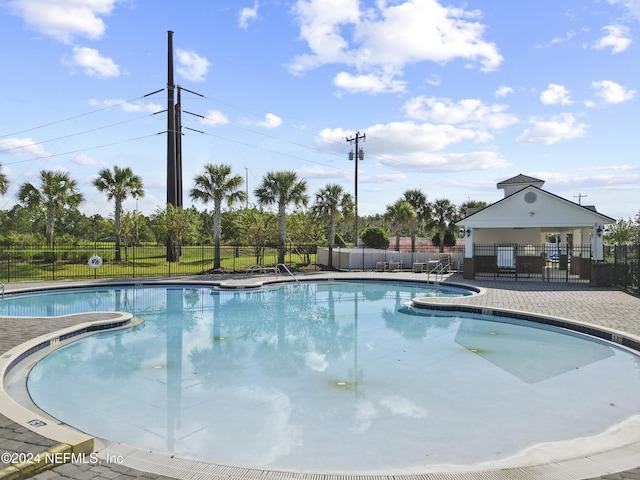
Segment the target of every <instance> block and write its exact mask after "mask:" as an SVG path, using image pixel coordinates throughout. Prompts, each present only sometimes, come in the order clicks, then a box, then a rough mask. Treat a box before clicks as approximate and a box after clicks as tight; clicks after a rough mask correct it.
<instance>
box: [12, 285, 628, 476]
mask: <svg viewBox="0 0 640 480" xmlns="http://www.w3.org/2000/svg"><path fill="white" fill-rule="evenodd" d="M442 292H443V291H442V290H441V293H442ZM446 293H447V294H448V295H457V294H460V293H461V292H460V291H456V290H447V291H446ZM433 294H434V293H433V291H431V290H429V289H428V287H427V286H424V285H416V284H385V283H380V282H359V283H355V282H353V283H352V282H336V283H333V282H321V283H309V284H306V283H303V284H302V285H300V286H296V285H284V286H281V287H277V288H267V289H261V290H238V291H220V290H214V289H211V288H202V287H197V286H193V287H175V286H172V287H167V288H165V287H148V288H147V287H139V288H134V287H131V288H127V287H118V288H113V289H99V290H95V289H87V290H82V291H74V292H67V293H59V294H49V295H34V296H25V297H23V298H8V299H7V300H5V301H6V303H7V304H6V305H5V307H4V309H5V312H4V314H5V315H7V314H8V313H6V310H11V309H13V311H20V310H21V309H22V310H23V311H26V310H29V311H30V312H32V313H14V314H20V315H44V313H42V312H47V313H49V314H55V315H59V314H63V313H72V312H77V311H82V310H85V311H86V310H91V311H97V310H101V311H105V310H121V311H128V312H132V313H133V314H135V315H136V316H139V317H141V318H143V319H144V320H145V323H144V324H143V325H141V326H139V327H135V328H133V329H129V330H124V331H118V332H105V333H100V334H97V335H93V336H91V337H88V338H85V339H83V340H80V341H78V342H75V343H73V344H70V345H68V346H66V347H63V348H61V349H59V350H57V351H55V352H54V353H52V354H50V355H48V356H47V357H45V358H44V359H43V360H41V361H40V362H39V363H38V364H37V365H36V366H35V367H34V368H33V369H32V370H31V372H30V374H29V378H28V383H27V385H28V390H29V393H30V395H31V396H32V398H33V400H34V402H35V403H36V404H37V405H38V406H39V407H40V408H42V409H43V410H45V411H47V412H48V413H49V414H51V415H52V416H54V417H56V418H58V419H59V420H61V421H63V422H65V423H67V424H69V425H72V426H74V427H76V428H78V429H80V430H83V431H85V432H87V433H89V434H91V435H94V436H97V437H101V438H105V439H108V440H112V441H116V442H123V443H127V444H130V445H135V446H138V447H141V448H144V449H147V450H154V451H159V452H171V453H175V454H179V455H183V456H188V457H193V458H199V459H204V460H208V461H211V462H217V463H222V464H227V465H238V466H246V467H256V468H269V469H280V470H295V471H308V472H343V473H355V472H359V473H364V472H368V473H373V472H415V471H421V470H423V469H425V468H429V467H430V466H434V465H445V464H456V465H474V464H479V463H485V462H494V461H503V460H505V459H508V458H510V457H513V456H514V455H518V454H520V453H522V452H523V451H524V450H526V449H529V448H531V447H533V446H535V445H538V444H541V443H545V442H568V441H570V440H572V439H575V438H580V437H589V436H593V435H598V434H601V433H603V432H604V431H606V430H607V429H609V428H611V427H612V426H614V425H617V424H620V423H622V422H625V421H627V420H629V419H630V418H632V417H635V416H637V415H639V414H640V404H639V402H638V400H637V399H638V398H640V373H639V372H640V369H639V368H638V367H639V366H640V362H639V361H638V359H639V357H638V356H636V355H633V354H631V353H629V352H626V351H624V350H622V349H619V348H617V347H614V346H611V345H609V344H606V343H603V342H601V341H597V340H593V339H590V338H587V337H583V336H579V335H577V334H571V333H566V332H560V331H558V330H551V329H549V328H544V327H542V326H537V325H533V324H530V323H527V322H522V321H516V320H513V321H511V320H508V319H500V321H494V320H495V319H493V318H491V317H483V316H477V315H475V316H471V315H467V314H460V313H451V314H449V313H446V314H441V313H437V314H435V313H433V312H429V311H419V310H413V309H411V308H407V307H406V306H405V304H406V303H407V302H409V301H410V300H411V299H412V298H414V297H416V296H420V297H423V296H426V295H433ZM36 312H40V313H36Z"/></svg>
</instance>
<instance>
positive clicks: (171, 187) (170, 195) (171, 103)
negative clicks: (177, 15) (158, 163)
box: [167, 30, 182, 207]
mask: <svg viewBox="0 0 640 480" xmlns="http://www.w3.org/2000/svg"><path fill="white" fill-rule="evenodd" d="M167 33H168V45H167V48H168V50H167V67H168V68H167V203H170V204H171V205H173V206H176V207H177V206H178V196H177V183H176V180H177V179H176V175H177V163H176V113H175V108H176V106H175V100H174V92H175V89H176V86H175V85H174V84H173V32H172V31H171V30H169V31H168V32H167ZM180 203H182V202H180Z"/></svg>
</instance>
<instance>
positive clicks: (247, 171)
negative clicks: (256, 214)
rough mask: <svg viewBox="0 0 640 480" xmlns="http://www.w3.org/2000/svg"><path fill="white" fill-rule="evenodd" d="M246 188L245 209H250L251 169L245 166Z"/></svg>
mask: <svg viewBox="0 0 640 480" xmlns="http://www.w3.org/2000/svg"><path fill="white" fill-rule="evenodd" d="M244 188H245V200H244V209H245V210H248V209H249V169H248V168H247V167H244Z"/></svg>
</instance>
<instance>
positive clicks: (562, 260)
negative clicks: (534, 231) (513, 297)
mask: <svg viewBox="0 0 640 480" xmlns="http://www.w3.org/2000/svg"><path fill="white" fill-rule="evenodd" d="M473 261H474V272H475V276H476V277H477V278H482V277H492V278H498V277H503V278H513V279H518V278H526V279H532V280H541V281H547V282H558V281H562V282H585V283H586V282H590V281H591V268H592V263H593V260H592V255H591V245H563V244H539V245H538V244H536V245H499V244H498V245H496V244H488V245H485V244H474V246H473Z"/></svg>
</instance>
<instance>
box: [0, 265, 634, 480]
mask: <svg viewBox="0 0 640 480" xmlns="http://www.w3.org/2000/svg"><path fill="white" fill-rule="evenodd" d="M363 277H368V278H391V279H393V280H400V279H403V280H425V278H426V276H425V274H414V273H409V272H407V273H391V274H389V273H376V272H373V273H372V272H366V273H364V274H363V273H358V272H351V273H344V274H342V273H340V274H337V273H332V274H320V273H314V274H308V275H305V276H304V278H305V279H307V278H309V279H315V278H317V279H321V278H336V279H338V278H339V279H343V278H344V279H352V278H363ZM299 278H302V276H300V277H299ZM169 280H170V281H171V282H172V283H173V282H176V283H179V282H181V283H192V284H193V283H196V282H198V283H215V284H218V283H220V282H224V283H225V284H226V285H227V286H232V285H234V284H237V285H241V286H248V285H253V284H255V283H256V282H258V283H259V282H261V281H263V280H267V281H271V280H274V277H273V276H272V275H271V276H270V275H264V276H251V277H247V276H204V277H189V278H182V279H176V278H172V279H169ZM280 280H291V279H290V278H288V279H286V278H285V277H282V276H281V277H280ZM150 282H151V280H148V279H144V280H141V279H137V280H136V282H135V283H145V284H146V283H150ZM449 282H454V283H464V284H468V285H474V286H477V287H480V288H481V289H482V290H483V293H482V294H481V295H477V296H474V297H468V298H463V299H456V302H457V303H465V304H472V305H478V306H484V307H493V308H500V309H508V310H514V311H524V312H530V313H536V314H544V315H549V316H555V317H561V318H564V319H569V320H576V321H580V322H587V323H590V324H594V325H598V326H602V327H605V328H607V329H614V330H618V331H621V332H628V333H631V334H633V335H636V336H638V337H640V298H637V297H634V296H631V295H628V294H626V293H623V292H620V291H617V290H614V289H608V288H593V287H590V286H589V285H585V284H567V283H543V282H529V281H522V280H518V281H494V280H474V281H468V280H463V279H462V277H461V276H457V275H453V276H452V277H451V278H450V279H449ZM109 283H118V284H122V283H126V282H124V281H112V282H110V281H104V280H103V281H98V282H70V281H62V282H56V283H16V284H9V285H7V286H6V289H5V291H6V292H7V293H10V292H17V291H21V290H24V289H37V288H50V287H62V286H64V287H72V286H76V285H87V284H89V285H95V284H109ZM129 283H133V282H129ZM74 321H76V322H77V320H74V319H72V318H68V319H65V320H64V321H61V320H52V319H46V318H44V319H43V318H41V319H30V318H19V319H16V318H10V317H0V332H1V333H0V354H2V353H4V352H6V351H7V350H9V349H10V348H12V347H14V346H16V345H18V344H20V343H22V342H24V341H25V340H27V339H30V338H33V337H36V336H38V335H42V334H45V333H49V332H52V331H55V330H58V329H60V328H63V327H66V326H69V325H71V324H72V323H73V322H74ZM639 401H640V400H639ZM54 446H55V445H54V442H52V441H50V440H48V439H46V438H44V437H41V436H40V435H37V434H36V433H33V432H32V431H30V430H28V429H27V428H25V427H23V426H21V425H17V424H15V423H13V422H12V421H11V420H9V419H8V418H6V417H4V416H3V415H1V414H0V453H4V452H14V453H33V454H36V453H38V452H43V451H47V450H50V449H51V448H53V447H54ZM3 460H4V457H3ZM7 466H8V464H7V462H4V461H3V462H0V480H6V479H9V478H11V479H13V478H36V479H41V480H45V479H47V480H48V479H67V478H69V479H77V480H92V479H105V480H106V479H134V478H136V479H165V478H170V477H165V476H162V475H157V474H152V473H146V472H141V471H138V470H134V469H131V468H127V467H124V466H121V465H118V464H115V463H108V464H100V465H98V464H77V463H65V464H61V465H58V466H56V467H55V468H52V469H47V470H44V471H41V472H39V473H35V474H34V475H32V476H31V477H19V476H15V475H13V476H12V474H11V473H10V472H8V470H6V467H7ZM612 471H614V470H612ZM265 473H266V472H265ZM454 475H455V474H454ZM531 475H532V474H531V472H529V475H528V476H525V475H523V476H518V477H515V476H509V475H508V474H507V472H504V474H503V475H502V476H491V475H490V476H487V472H483V473H479V474H478V476H473V475H471V476H469V475H464V476H445V475H442V476H439V475H437V476H431V475H423V476H421V478H423V479H430V478H465V479H467V478H562V477H558V476H557V475H556V476H549V475H547V474H545V473H544V472H543V471H542V470H541V471H540V476H539V477H538V476H535V475H534V476H531ZM224 476H225V475H224V474H221V475H218V478H221V477H224ZM294 476H296V475H287V474H282V475H280V476H279V477H277V478H282V479H286V478H291V477H294ZM214 477H215V475H214ZM296 477H297V476H296ZM311 477H313V478H316V477H317V478H320V477H325V478H331V479H337V478H338V476H323V475H310V476H308V478H311ZM346 477H347V476H340V478H345V479H346ZM203 478H204V477H203ZM227 478H230V477H229V476H227ZM235 478H257V477H256V475H255V472H254V473H253V474H251V475H249V474H247V475H242V476H237V477H235ZM260 478H262V479H265V480H266V479H267V478H276V477H275V476H271V477H270V476H269V475H262V476H260ZM298 478H299V477H298ZM358 478H362V477H358ZM385 478H387V479H392V478H395V477H393V476H385ZM567 478H577V477H576V476H575V475H571V476H567ZM580 478H589V477H580ZM590 478H599V479H609V480H631V479H636V480H640V464H639V465H638V468H634V469H632V470H627V471H623V472H621V473H608V474H606V475H604V476H600V477H590ZM377 479H378V480H380V479H381V477H377Z"/></svg>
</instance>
